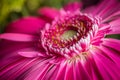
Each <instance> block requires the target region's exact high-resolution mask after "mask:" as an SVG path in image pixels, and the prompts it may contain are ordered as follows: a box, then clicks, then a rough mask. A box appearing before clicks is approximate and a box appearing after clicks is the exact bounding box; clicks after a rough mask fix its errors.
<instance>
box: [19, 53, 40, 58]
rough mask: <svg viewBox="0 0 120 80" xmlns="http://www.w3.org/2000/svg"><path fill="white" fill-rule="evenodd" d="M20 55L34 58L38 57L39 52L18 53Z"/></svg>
mask: <svg viewBox="0 0 120 80" xmlns="http://www.w3.org/2000/svg"><path fill="white" fill-rule="evenodd" d="M18 54H19V55H21V56H23V57H29V58H33V57H37V56H38V54H39V52H18Z"/></svg>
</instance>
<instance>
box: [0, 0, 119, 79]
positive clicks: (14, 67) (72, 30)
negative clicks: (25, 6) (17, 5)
mask: <svg viewBox="0 0 120 80" xmlns="http://www.w3.org/2000/svg"><path fill="white" fill-rule="evenodd" d="M81 7H82V3H77V2H75V3H71V4H68V5H66V6H65V7H64V8H62V9H60V10H56V9H53V8H47V7H46V8H42V9H40V10H39V13H40V14H42V18H36V17H26V18H22V19H19V20H17V21H14V22H12V23H10V24H9V25H8V26H7V27H6V32H5V33H3V34H0V39H1V40H0V62H1V63H0V80H119V79H120V63H119V62H120V58H119V57H120V48H119V47H120V40H117V39H112V38H105V36H106V35H108V34H119V33H120V2H119V1H117V0H109V1H108V0H103V1H102V2H101V3H100V4H98V5H95V6H91V7H88V8H85V9H82V8H81Z"/></svg>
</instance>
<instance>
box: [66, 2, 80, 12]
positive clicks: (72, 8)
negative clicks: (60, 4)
mask: <svg viewBox="0 0 120 80" xmlns="http://www.w3.org/2000/svg"><path fill="white" fill-rule="evenodd" d="M81 7H82V4H81V3H80V2H74V3H69V4H67V5H66V6H65V7H64V9H65V10H66V11H75V10H78V9H79V10H80V9H81Z"/></svg>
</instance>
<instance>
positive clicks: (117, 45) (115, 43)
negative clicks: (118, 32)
mask: <svg viewBox="0 0 120 80" xmlns="http://www.w3.org/2000/svg"><path fill="white" fill-rule="evenodd" d="M103 45H105V46H107V47H110V48H113V49H115V50H117V51H120V40H117V39H103Z"/></svg>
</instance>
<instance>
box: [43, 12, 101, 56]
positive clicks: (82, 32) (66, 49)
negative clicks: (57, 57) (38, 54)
mask: <svg viewBox="0 0 120 80" xmlns="http://www.w3.org/2000/svg"><path fill="white" fill-rule="evenodd" d="M98 25H99V20H98V19H97V18H91V17H90V16H88V15H86V14H81V13H80V12H75V13H70V12H66V13H65V14H63V15H61V16H59V17H58V18H56V19H55V20H54V21H53V23H52V25H50V24H48V25H46V28H45V30H43V31H42V45H43V46H44V47H45V48H46V50H47V51H49V52H50V53H57V54H63V55H65V54H67V55H69V56H73V55H74V54H76V53H77V54H80V53H81V52H84V51H87V50H88V48H89V47H90V43H91V42H90V41H91V39H92V37H93V36H95V35H96V33H97V31H98Z"/></svg>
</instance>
